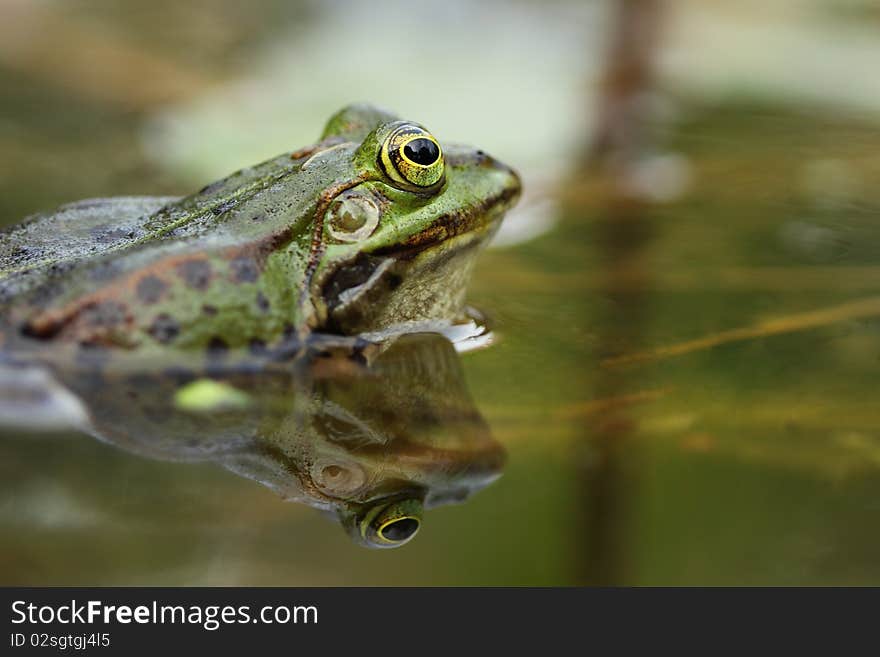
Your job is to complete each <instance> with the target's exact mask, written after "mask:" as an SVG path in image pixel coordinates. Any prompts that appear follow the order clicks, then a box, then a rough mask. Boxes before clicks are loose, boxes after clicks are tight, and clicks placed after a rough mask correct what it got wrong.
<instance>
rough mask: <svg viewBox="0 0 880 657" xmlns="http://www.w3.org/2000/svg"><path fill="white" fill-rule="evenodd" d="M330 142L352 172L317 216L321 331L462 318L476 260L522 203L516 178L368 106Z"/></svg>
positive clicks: (313, 292) (477, 153)
mask: <svg viewBox="0 0 880 657" xmlns="http://www.w3.org/2000/svg"><path fill="white" fill-rule="evenodd" d="M324 140H325V143H333V142H335V145H334V146H333V150H335V151H336V155H335V157H349V158H350V162H351V165H352V166H351V167H349V168H347V169H346V170H347V171H348V172H350V175H348V176H346V179H345V180H340V181H339V182H338V184H337V185H335V186H334V188H332V189H330V190H328V191H327V192H325V195H324V196H323V197H322V199H321V201H319V203H318V209H317V211H316V222H315V238H314V243H313V246H314V247H316V248H315V249H314V251H313V255H314V257H315V265H314V271H313V275H312V276H311V277H310V281H309V293H310V299H311V301H312V303H313V305H314V308H315V316H316V318H317V321H318V323H319V324H321V325H323V326H328V327H330V328H331V329H333V330H335V331H338V332H342V333H349V334H351V333H359V332H365V331H371V330H376V329H378V328H380V327H388V326H394V325H401V324H407V323H410V324H411V323H414V322H425V321H427V322H433V321H438V322H446V321H450V320H453V319H455V318H456V317H459V316H461V313H462V309H463V304H464V292H465V287H466V285H467V282H468V279H469V275H470V271H471V268H472V265H473V262H474V259H475V257H476V254H477V252H478V251H479V249H480V247H481V246H483V245H485V244H486V242H487V241H488V239H489V238H490V237H491V236H492V235H493V234H494V233H495V231H496V230H497V228H498V226H499V225H500V222H501V218H502V216H503V214H504V212H505V211H506V210H507V209H508V208H509V207H511V206H512V205H513V204H514V203H515V201H516V199H517V198H518V196H519V192H520V180H519V177H518V176H517V174H516V173H515V172H514V171H513V170H512V169H511V168H510V167H508V166H507V165H505V164H502V163H501V162H499V161H497V160H495V159H493V158H492V157H491V156H489V155H487V154H486V153H484V152H483V151H481V150H477V149H474V148H471V147H468V146H462V145H457V144H447V143H441V142H440V141H438V140H437V138H436V137H435V136H434V135H432V134H431V133H430V132H429V131H428V130H427V129H426V128H425V127H423V126H421V125H419V124H418V123H414V122H411V121H404V120H400V119H398V118H396V117H395V116H393V115H391V114H388V113H387V112H384V111H382V110H377V109H375V108H372V107H368V106H351V107H348V108H346V109H344V110H342V111H341V112H339V113H338V114H337V115H335V116H334V117H333V118H332V119H331V120H330V122H329V124H328V126H327V129H326V130H325V134H324ZM328 150H330V149H328ZM328 154H329V153H328ZM318 156H320V153H319V154H318Z"/></svg>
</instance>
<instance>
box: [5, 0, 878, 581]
mask: <svg viewBox="0 0 880 657" xmlns="http://www.w3.org/2000/svg"><path fill="white" fill-rule="evenodd" d="M877 61H880V10H878V8H877V5H876V3H874V2H868V1H867V0H862V1H860V0H848V1H843V0H778V1H776V2H774V3H772V6H768V5H767V3H761V2H757V1H754V0H743V1H741V2H736V3H734V2H724V1H721V0H717V1H711V2H710V1H708V0H700V1H699V2H697V1H696V0H693V1H690V0H688V1H684V2H677V3H671V2H668V3H663V2H659V1H655V0H642V1H641V2H639V1H635V0H634V1H632V2H613V1H611V0H608V1H604V2H600V1H598V0H597V1H594V2H582V1H574V0H572V1H570V2H568V1H565V0H555V1H551V2H536V1H535V2H531V1H527V0H520V1H515V0H511V1H507V2H502V1H500V0H492V1H488V2H481V3H469V2H464V1H453V2H444V3H436V2H435V3H428V2H424V3H422V2H394V1H388V2H371V3H355V2H345V1H342V0H339V1H335V2H317V1H315V2H282V1H280V0H279V1H277V2H275V1H267V2H258V3H257V2H255V3H239V2H232V1H231V0H230V1H226V0H221V1H213V2H208V1H207V0H203V1H202V0H200V1H195V2H171V1H168V0H149V1H130V2H126V3H118V2H111V1H110V0H89V1H86V0H79V1H73V0H70V1H64V2H62V1H57V0H56V1H52V0H43V1H41V2H31V1H29V0H3V1H2V3H0V145H2V148H0V220H2V222H3V223H4V224H9V223H13V222H16V221H18V220H20V219H21V218H22V217H24V216H25V215H27V214H29V213H31V212H35V211H37V210H42V209H47V208H51V207H53V206H55V205H57V204H59V203H63V202H67V201H72V200H76V199H80V198H87V197H94V196H109V195H121V194H155V195H161V194H185V193H189V192H191V191H193V190H195V189H198V188H199V187H201V186H202V185H204V184H206V183H208V182H210V181H212V180H215V179H216V178H218V177H220V176H222V175H224V174H226V173H229V172H231V171H233V170H235V169H238V168H240V167H241V166H244V165H248V164H252V163H255V162H257V161H260V160H262V159H265V158H268V157H270V156H273V155H276V154H278V153H280V152H283V151H285V150H290V149H294V148H297V147H299V146H302V145H305V144H308V143H310V142H312V141H313V140H314V139H315V138H316V137H317V136H318V134H319V133H320V130H321V128H322V124H323V122H324V121H325V120H326V118H327V117H329V115H330V114H332V113H333V112H334V111H335V110H336V109H338V108H339V107H341V106H342V105H344V104H346V103H348V102H352V101H370V102H374V103H377V104H381V105H385V106H388V107H390V108H392V109H394V110H396V111H397V112H399V113H400V114H402V115H404V116H407V117H410V118H413V119H415V120H418V121H420V122H422V123H424V124H426V125H427V126H429V127H430V128H431V130H432V131H433V132H434V133H435V134H436V135H437V136H438V138H439V139H440V140H441V141H443V140H454V141H464V142H469V143H472V144H475V145H478V146H479V147H481V148H484V149H486V150H487V151H489V152H491V153H492V154H493V155H495V156H497V157H498V158H499V159H501V160H503V161H505V162H508V163H510V164H512V165H514V166H515V167H517V168H518V169H520V170H521V172H522V173H523V178H524V182H525V186H526V194H525V196H524V198H523V201H522V203H521V205H520V207H519V208H518V209H517V210H516V211H515V212H513V213H512V214H511V216H510V218H509V219H508V220H507V221H506V225H505V228H504V230H503V231H502V233H501V234H500V235H499V238H498V240H497V243H496V244H495V247H494V248H493V249H491V250H490V251H488V252H487V253H486V254H485V255H484V256H483V259H482V260H481V262H480V265H479V267H478V270H477V273H476V278H475V281H474V284H473V286H472V288H471V294H470V298H471V301H472V303H473V304H474V305H475V306H477V307H478V308H480V309H482V310H484V311H486V312H487V313H488V314H489V315H490V316H491V317H492V318H493V320H494V323H495V326H496V329H497V335H498V338H499V339H498V341H497V344H495V345H493V346H492V347H491V348H488V349H485V350H482V351H477V352H474V353H469V354H464V355H463V356H462V359H463V364H464V368H465V373H466V377H467V381H468V385H469V388H470V390H471V393H472V395H473V397H474V401H475V403H476V406H477V407H478V408H479V409H480V411H481V412H482V414H483V415H484V416H485V418H486V420H487V421H488V422H489V424H490V426H491V428H492V430H493V432H494V434H495V437H496V439H497V440H499V441H500V442H501V443H502V444H503V445H504V446H505V447H506V448H507V450H508V453H509V458H508V465H507V467H506V469H505V472H504V475H503V477H502V478H501V479H500V480H499V481H498V482H496V483H495V484H493V485H492V486H490V487H489V488H487V489H486V490H484V491H482V492H480V493H479V494H477V495H476V496H475V497H474V498H473V499H472V500H469V501H468V502H467V503H466V504H464V505H461V506H450V507H443V508H440V509H436V510H433V511H430V512H429V513H428V516H427V519H426V522H425V527H424V529H423V530H422V532H421V533H420V535H419V536H418V537H417V538H416V539H415V540H414V541H413V542H412V544H410V545H408V546H406V547H404V548H402V549H400V550H395V551H389V552H370V551H367V550H364V549H363V548H360V547H357V546H355V545H353V544H351V543H350V542H349V541H348V539H347V538H346V537H345V536H344V534H343V533H342V532H341V531H340V529H339V527H338V526H336V525H335V524H334V523H332V522H329V521H327V520H326V519H325V518H323V517H321V516H320V515H319V514H318V513H316V512H315V511H314V510H312V509H309V508H306V507H302V506H298V505H295V504H290V503H285V502H283V501H282V500H280V499H279V498H278V497H277V496H276V495H275V494H273V493H272V492H271V491H269V490H267V489H264V488H262V487H261V486H259V485H257V484H255V483H253V482H251V481H247V480H244V479H241V478H238V477H236V476H235V475H233V474H231V473H229V472H226V471H224V470H222V469H220V468H217V467H213V466H211V465H207V464H203V465H195V464H183V463H180V464H172V463H161V462H155V461H149V460H146V459H141V458H138V457H135V456H132V455H130V454H127V453H124V452H122V451H120V450H118V449H115V448H113V447H110V446H108V445H104V444H101V443H99V442H97V441H95V440H94V439H91V438H88V437H86V436H84V435H79V434H70V435H67V434H52V435H35V434H28V433H22V432H16V431H7V432H5V433H4V434H3V435H2V440H0V491H2V492H0V583H2V584H31V585H38V584H142V585H147V584H149V585H163V584H171V585H173V584H210V585H221V584H228V585H237V584H255V585H341V584H352V585H385V584H395V585H523V584H528V585H557V584H562V585H568V584H609V583H610V584H724V585H746V584H752V585H754V584H794V585H808V584H819V585H825V584H852V585H863V584H873V585H877V584H880V523H878V522H877V520H878V517H880V408H878V404H877V402H876V391H877V390H878V385H877V384H878V381H880V130H878V128H880V76H877V75H876V62H877Z"/></svg>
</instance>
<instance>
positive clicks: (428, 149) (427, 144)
mask: <svg viewBox="0 0 880 657" xmlns="http://www.w3.org/2000/svg"><path fill="white" fill-rule="evenodd" d="M403 154H404V155H406V157H407V159H408V160H410V161H412V162H415V163H416V164H421V165H422V166H429V165H431V164H434V162H436V161H437V158H438V157H440V149H439V148H437V144H435V143H434V142H433V141H431V140H430V139H425V138H424V137H420V138H419V139H413V140H412V141H411V142H408V143H407V144H406V146H404V147H403Z"/></svg>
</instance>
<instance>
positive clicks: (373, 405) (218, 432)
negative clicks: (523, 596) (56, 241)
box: [56, 334, 505, 548]
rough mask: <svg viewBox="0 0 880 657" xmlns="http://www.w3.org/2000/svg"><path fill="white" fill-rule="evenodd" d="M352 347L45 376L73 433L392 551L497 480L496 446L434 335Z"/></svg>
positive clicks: (450, 354) (499, 454)
mask: <svg viewBox="0 0 880 657" xmlns="http://www.w3.org/2000/svg"><path fill="white" fill-rule="evenodd" d="M357 356H358V358H355V357H353V353H348V352H346V350H345V349H341V348H333V349H331V348H329V347H327V346H326V345H325V347H324V348H321V349H318V350H316V351H313V352H311V353H310V355H309V356H308V357H306V358H304V359H303V360H302V361H298V362H297V363H296V364H295V366H293V367H285V368H277V369H270V370H264V371H260V372H258V373H256V374H255V373H254V372H251V371H248V369H247V368H239V367H237V366H236V361H235V358H234V356H231V357H230V358H229V360H228V368H227V369H225V370H222V371H221V370H215V371H212V372H211V375H210V377H206V376H204V375H196V374H194V373H192V372H187V371H186V369H185V368H180V367H178V368H177V369H175V370H174V371H168V370H167V368H166V369H164V370H163V371H161V372H151V371H144V370H143V369H142V368H140V367H130V368H128V369H126V368H124V367H121V366H120V367H119V369H118V370H114V371H109V370H107V369H104V370H103V371H101V372H100V373H96V374H95V375H94V376H89V375H88V373H87V372H84V371H83V370H70V371H66V370H63V369H59V371H58V372H57V373H56V377H57V378H58V379H59V380H60V381H61V382H62V383H63V384H64V385H65V386H66V388H67V389H68V390H69V391H70V392H72V393H74V394H75V395H76V396H77V397H78V399H79V400H80V402H81V403H82V405H83V407H84V409H85V414H86V416H87V417H88V420H87V422H86V426H85V427H84V428H85V429H86V430H87V431H88V432H90V433H91V434H92V435H94V436H96V437H97V438H99V439H101V440H103V441H105V442H109V443H112V444H113V445H115V446H117V447H120V448H122V449H124V450H126V451H129V452H132V453H135V454H137V455H140V456H145V457H149V458H153V459H162V460H169V461H189V462H199V461H208V462H213V463H216V464H218V465H221V466H223V467H225V468H227V469H228V470H231V471H232V472H234V473H236V474H238V475H241V476H243V477H246V478H248V479H251V480H254V481H257V482H259V483H261V484H262V485H264V486H267V487H268V488H271V489H272V490H274V491H276V492H277V493H278V494H279V495H280V496H281V497H283V498H284V499H286V500H289V501H291V502H296V503H301V504H306V505H308V506H311V507H314V508H317V509H319V510H321V511H323V512H325V514H326V515H328V516H330V517H332V518H335V519H336V520H337V521H338V522H340V523H341V525H342V526H343V527H344V529H345V530H346V531H347V532H348V533H349V535H350V536H351V537H352V538H353V539H354V540H355V542H357V543H359V544H361V545H365V546H367V547H372V548H390V547H398V546H401V545H404V544H405V543H407V542H408V541H410V540H411V539H412V538H413V537H414V536H415V535H416V533H417V532H418V531H419V529H420V528H421V526H422V523H423V520H424V518H423V516H424V514H425V512H426V511H427V510H429V509H431V508H432V507H436V506H440V505H445V504H452V503H460V502H463V501H465V500H467V499H468V498H469V497H470V496H471V495H472V494H473V493H475V492H476V491H478V490H480V489H482V488H484V487H485V486H487V485H488V484H490V483H491V482H493V481H494V480H495V479H497V478H498V477H499V476H500V474H501V469H502V467H503V464H504V461H505V452H504V449H503V448H502V447H501V445H500V444H499V443H497V442H496V441H495V440H494V438H493V437H492V435H491V432H490V430H489V427H488V425H487V424H486V422H485V420H484V419H483V418H482V416H481V415H480V413H479V411H478V410H477V409H476V407H475V406H474V404H473V402H472V400H471V398H470V396H469V394H468V392H467V390H466V388H465V385H464V380H463V376H462V370H461V365H460V362H459V356H458V354H457V353H456V351H455V348H454V347H453V345H452V344H451V343H450V342H449V341H448V340H446V339H445V338H444V337H442V336H440V335H436V334H432V335H428V334H421V335H419V334H416V335H410V336H402V337H400V338H398V339H396V340H394V341H392V342H391V343H386V344H384V345H382V346H377V347H376V351H374V352H367V354H366V355H365V353H364V352H363V351H359V352H357ZM116 362H117V364H118V363H119V362H118V361H116Z"/></svg>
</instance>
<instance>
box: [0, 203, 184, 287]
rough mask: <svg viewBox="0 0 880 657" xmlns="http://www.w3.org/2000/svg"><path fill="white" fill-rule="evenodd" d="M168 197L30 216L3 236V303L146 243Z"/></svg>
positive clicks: (73, 205) (0, 258)
mask: <svg viewBox="0 0 880 657" xmlns="http://www.w3.org/2000/svg"><path fill="white" fill-rule="evenodd" d="M177 200H178V199H177V198H176V197H168V196H122V197H115V198H95V199H86V200H83V201H77V202H75V203H69V204H67V205H62V206H61V207H59V208H57V209H55V210H53V211H50V212H44V213H39V214H35V215H32V216H30V217H28V218H27V219H26V220H25V221H23V222H22V223H20V224H16V225H14V226H11V227H9V228H7V229H6V230H5V231H3V232H2V233H0V302H5V301H8V300H10V299H12V298H14V297H16V296H18V295H21V294H23V293H25V292H27V291H29V290H30V289H32V288H33V287H35V286H36V285H37V284H39V283H41V282H43V281H45V280H47V278H50V277H53V276H59V275H61V274H63V272H65V271H67V269H68V268H69V267H70V266H71V265H72V264H73V263H75V262H77V261H80V260H83V259H87V258H89V257H94V256H97V255H100V254H102V253H105V252H108V251H116V250H119V249H124V248H126V247H128V246H130V245H132V244H134V243H135V242H137V241H138V240H139V239H141V238H143V236H144V234H145V232H146V228H145V224H146V223H147V220H148V219H149V218H150V217H151V216H152V215H153V214H154V213H156V212H158V211H159V210H161V209H162V208H163V207H165V206H166V205H167V204H169V203H173V202H175V201H177Z"/></svg>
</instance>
